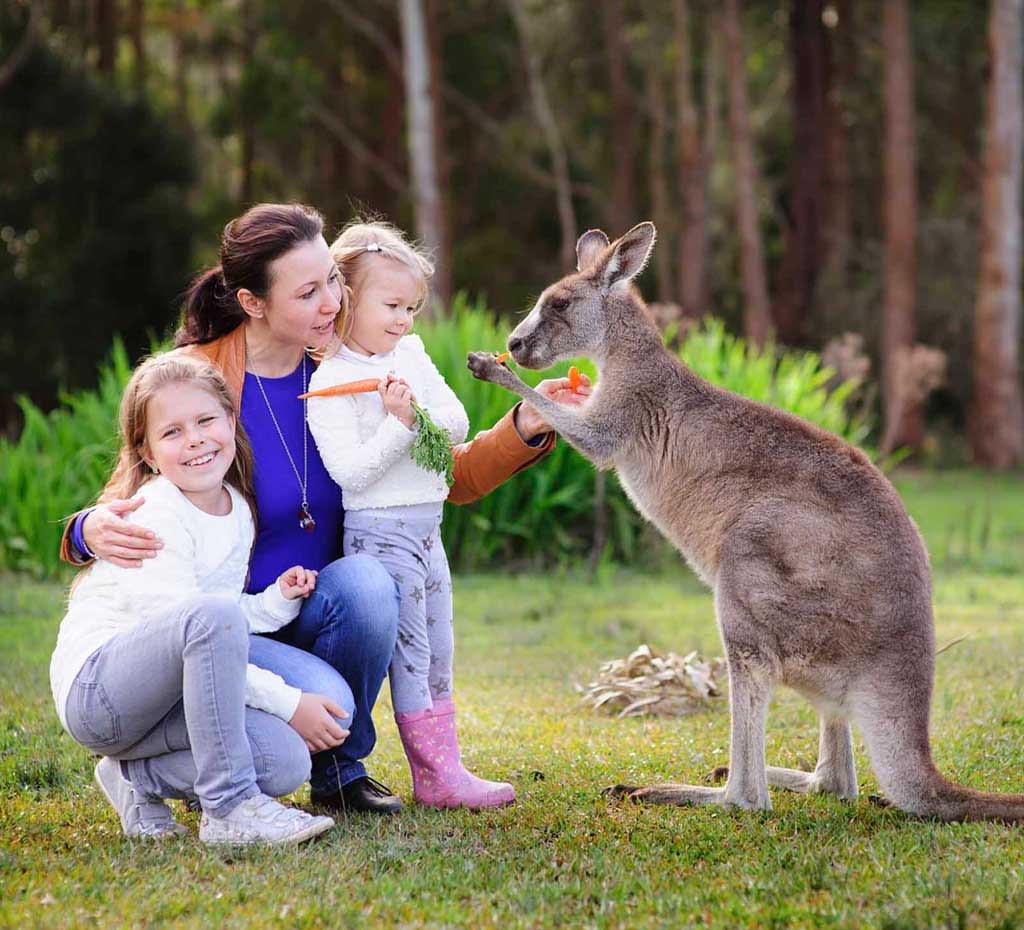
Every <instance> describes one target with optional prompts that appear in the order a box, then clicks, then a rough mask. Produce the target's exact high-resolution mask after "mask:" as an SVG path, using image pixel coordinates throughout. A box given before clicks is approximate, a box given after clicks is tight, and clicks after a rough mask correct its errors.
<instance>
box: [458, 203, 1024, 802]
mask: <svg viewBox="0 0 1024 930" xmlns="http://www.w3.org/2000/svg"><path fill="white" fill-rule="evenodd" d="M654 239H655V230H654V226H653V225H652V224H651V223H641V224H639V225H638V226H635V227H634V228H633V229H631V230H630V231H629V232H628V233H626V235H625V236H623V237H622V238H621V239H619V240H618V241H616V242H615V243H611V244H609V243H608V240H607V237H605V236H604V233H601V232H600V231H598V230H592V231H590V232H588V233H585V234H584V235H583V236H582V237H580V241H579V243H578V244H577V256H578V259H579V267H578V270H577V272H576V273H574V274H570V275H568V276H566V277H565V278H563V279H562V280H560V281H558V282H556V283H555V284H553V285H551V286H550V287H549V288H547V289H546V290H545V291H544V293H543V294H542V295H541V297H540V299H539V300H538V301H537V304H536V306H535V307H534V308H533V310H532V311H531V312H530V314H529V315H528V316H527V317H526V319H524V320H523V321H522V322H521V323H520V324H519V326H517V327H516V329H515V330H514V331H513V333H512V334H511V336H510V337H509V343H508V347H509V350H510V351H511V353H512V356H513V358H514V359H515V361H516V362H517V363H518V364H520V365H523V366H525V367H528V368H547V367H548V366H550V365H552V364H554V363H555V362H557V361H559V360H561V359H566V358H572V357H575V356H579V355H586V356H588V357H590V358H592V359H593V360H594V361H595V362H596V364H597V366H598V368H599V370H600V377H599V378H598V381H597V385H596V388H595V390H594V393H593V396H592V397H591V398H590V399H589V401H588V402H587V403H586V404H584V405H583V406H582V407H580V408H571V407H565V406H562V405H560V404H557V403H554V402H552V401H551V400H549V399H548V398H546V397H543V396H542V395H540V394H538V393H537V392H535V391H533V390H532V389H531V388H529V387H528V386H527V385H525V384H524V383H523V382H522V380H521V379H520V378H519V377H518V376H517V375H515V374H514V373H513V372H512V371H510V370H509V369H508V368H506V367H505V366H503V365H499V364H498V363H497V362H496V361H495V359H494V357H493V356H491V355H489V354H486V353H472V354H471V355H470V356H469V367H470V369H471V370H472V372H473V374H474V375H475V376H476V377H477V378H480V379H482V380H486V381H492V382H494V383H496V384H500V385H502V386H503V387H505V388H507V389H508V390H510V391H512V392H514V393H516V394H518V395H519V396H521V397H523V398H524V399H526V400H528V401H529V402H530V403H531V404H533V405H534V406H535V407H536V408H537V409H538V410H539V411H540V412H541V414H542V415H543V416H544V417H545V419H547V420H548V422H549V423H550V424H551V425H552V426H553V427H554V428H555V429H556V430H558V432H559V433H561V434H562V435H563V436H564V437H565V439H566V440H568V442H569V443H570V444H571V445H573V446H574V447H575V448H576V449H577V450H578V451H579V452H580V453H581V454H583V455H584V456H586V457H587V458H588V459H590V460H591V461H592V462H594V464H596V465H597V466H598V467H599V468H614V469H615V470H616V472H617V473H618V476H619V480H620V482H621V484H622V486H623V487H624V488H625V489H626V492H627V493H628V494H629V496H630V498H631V500H632V501H633V503H634V504H635V505H636V507H637V509H638V510H639V511H640V512H641V513H642V514H643V515H644V516H645V517H646V518H647V519H649V520H650V521H651V522H652V523H654V524H655V525H656V526H657V527H658V529H659V530H660V531H661V532H662V533H663V534H664V535H665V536H666V537H667V538H668V539H669V540H670V541H671V542H672V543H673V544H674V545H675V546H676V547H677V548H678V549H679V551H680V552H681V553H682V554H683V556H684V557H685V558H686V560H687V561H688V562H689V564H690V565H691V566H692V567H693V569H694V570H695V571H696V572H697V574H698V575H699V576H700V577H701V578H702V579H704V581H706V582H707V584H708V585H710V586H711V588H712V589H713V590H714V599H715V610H716V614H717V618H718V625H719V630H720V633H721V636H722V641H723V643H724V647H725V653H726V657H727V660H728V664H729V680H730V708H731V713H732V736H731V758H730V762H731V764H730V768H729V770H728V780H727V781H726V784H725V786H724V787H722V788H715V787H702V786H694V785H656V786H651V787H641V788H636V787H633V786H625V785H619V786H616V787H615V788H612V789H609V791H610V793H612V794H613V795H628V796H629V797H630V798H632V799H633V800H638V801H646V802H651V803H667V804H688V803H689V804H707V803H714V804H725V805H732V806H737V807H741V808H761V809H767V808H770V807H771V799H770V797H769V794H768V786H769V785H770V784H771V785H778V786H780V787H785V788H789V789H791V790H796V791H802V792H813V791H823V792H829V793H832V794H836V795H838V796H839V797H842V798H850V799H852V798H854V797H856V794H857V780H856V772H855V770H854V762H853V750H852V742H851V735H850V722H853V723H855V724H857V726H858V727H859V729H860V730H861V732H862V734H863V736H864V739H865V742H866V744H867V750H868V754H869V756H870V759H871V763H872V767H873V768H874V770H875V772H876V774H877V776H878V780H879V782H880V784H881V786H882V789H883V790H884V791H885V793H886V795H887V797H888V798H889V800H890V801H891V802H892V803H893V804H895V805H896V806H898V807H900V808H902V809H903V810H906V811H909V812H911V813H914V814H918V815H921V816H927V817H936V818H940V819H943V820H974V819H995V820H1004V821H1020V820H1021V819H1024V795H997V794H987V793H983V792H978V791H974V790H972V789H968V788H963V787H961V786H959V785H955V784H952V783H951V782H949V781H947V780H946V779H945V778H943V777H942V776H941V775H940V774H939V772H938V771H937V770H936V769H935V766H934V765H933V763H932V757H931V749H930V745H929V739H928V718H929V708H930V704H931V690H932V678H933V674H934V667H935V637H934V629H933V622H932V605H931V573H930V569H929V564H928V555H927V552H926V551H925V547H924V543H923V541H922V540H921V536H920V534H919V533H918V531H917V528H916V527H915V526H914V523H913V521H912V520H911V519H910V517H909V516H908V514H907V512H906V509H905V508H904V506H903V504H902V502H901V500H900V498H899V496H898V495H897V494H896V491H895V490H894V489H893V487H892V485H891V484H890V483H889V482H888V481H887V480H886V478H885V477H884V476H883V475H882V474H881V473H880V472H879V471H878V469H877V468H875V466H874V465H873V464H872V463H871V461H870V460H869V459H868V458H867V456H865V455H864V453H862V452H861V451H860V450H859V449H856V448H854V447H853V446H851V445H849V444H848V443H846V442H844V441H843V440H841V439H839V438H838V437H836V436H834V435H832V434H830V433H827V432H825V431H824V430H822V429H819V428H818V427H816V426H813V425H811V424H809V423H806V422H804V421H803V420H800V419H799V418H797V417H795V416H792V415H790V414H788V413H785V412H782V411H779V410H775V409H773V408H770V407H767V406H765V405H762V404H758V403H755V402H753V401H751V400H748V399H747V398H744V397H741V396H738V395H736V394H732V393H730V392H728V391H725V390H722V389H720V388H717V387H715V386H713V385H711V384H709V383H708V382H707V381H705V380H703V379H702V378H700V377H698V376H697V375H696V374H694V373H693V372H692V371H690V370H689V369H688V368H686V367H685V366H684V365H682V364H681V363H680V362H679V360H678V359H677V358H676V357H675V356H673V355H671V354H670V353H669V352H667V351H666V350H665V349H664V347H663V346H662V342H661V337H660V335H659V333H658V332H657V330H656V329H655V327H654V326H653V324H652V323H650V322H649V321H648V319H647V317H646V315H645V314H644V312H643V305H642V301H641V300H640V297H639V295H638V293H637V292H636V290H635V288H633V286H632V285H631V283H630V282H631V280H632V279H633V278H634V277H635V276H636V275H637V274H639V272H640V271H641V270H642V269H643V266H644V264H646V262H647V259H648V257H649V256H650V253H651V249H652V248H653V246H654ZM777 684H786V685H789V686H790V687H792V688H794V689H796V690H797V691H798V692H799V693H801V694H803V695H804V696H805V697H807V698H808V700H810V701H811V702H812V704H813V705H814V706H815V707H816V708H817V710H818V712H819V715H820V719H821V738H820V748H819V760H818V764H817V767H816V768H815V771H814V772H813V773H808V772H797V771H793V770H790V769H778V768H769V767H768V766H766V764H765V754H764V728H765V718H766V714H767V709H768V701H769V697H770V694H771V691H772V689H773V687H774V686H776V685H777Z"/></svg>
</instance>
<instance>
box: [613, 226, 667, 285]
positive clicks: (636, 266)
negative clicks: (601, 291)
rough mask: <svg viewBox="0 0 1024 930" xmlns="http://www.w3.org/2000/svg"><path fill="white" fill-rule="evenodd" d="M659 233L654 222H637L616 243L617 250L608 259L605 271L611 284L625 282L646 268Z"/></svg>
mask: <svg viewBox="0 0 1024 930" xmlns="http://www.w3.org/2000/svg"><path fill="white" fill-rule="evenodd" d="M657 235H658V234H657V230H655V228H654V223H651V222H645V223H637V225H636V226H634V227H633V228H632V229H631V230H630V231H629V232H628V233H626V235H624V236H623V237H622V238H621V239H619V241H618V242H616V243H615V250H614V251H613V252H612V254H611V258H609V259H608V267H607V268H606V269H605V273H604V274H605V280H606V281H607V282H608V284H609V285H613V284H625V283H627V282H628V281H632V280H633V278H635V277H636V276H637V275H638V274H640V272H641V271H643V270H644V266H645V265H646V264H647V260H648V259H649V258H650V257H651V252H652V251H653V249H654V240H655V239H656V238H657Z"/></svg>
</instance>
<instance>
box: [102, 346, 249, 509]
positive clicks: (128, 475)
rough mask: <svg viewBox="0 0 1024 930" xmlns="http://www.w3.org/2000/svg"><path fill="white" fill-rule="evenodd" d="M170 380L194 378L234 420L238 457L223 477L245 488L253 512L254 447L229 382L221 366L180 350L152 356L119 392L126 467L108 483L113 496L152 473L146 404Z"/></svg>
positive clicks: (121, 494) (190, 380)
mask: <svg viewBox="0 0 1024 930" xmlns="http://www.w3.org/2000/svg"><path fill="white" fill-rule="evenodd" d="M169 384H194V385H195V386H196V387H198V388H201V389H202V390H204V391H206V392H207V393H208V394H210V395H211V396H212V397H214V398H215V399H216V401H217V402H218V403H219V404H220V406H221V408H222V409H223V410H224V412H225V413H226V414H228V415H229V416H230V417H231V418H232V419H233V420H234V421H235V458H234V461H232V463H231V465H230V467H229V468H228V470H227V473H226V474H225V475H224V478H225V480H226V481H228V482H229V483H230V484H232V485H233V486H234V487H235V489H236V490H238V491H240V492H241V494H242V496H243V497H244V498H245V499H246V501H247V502H248V504H249V507H250V509H251V510H252V511H253V516H254V517H255V512H256V507H255V492H254V490H253V477H252V476H253V458H252V447H251V446H250V445H249V438H248V436H246V435H245V430H244V429H243V428H242V422H241V420H239V418H238V414H237V413H236V412H235V405H234V401H233V399H232V396H231V391H230V389H229V388H228V385H227V382H226V381H225V380H224V376H223V375H222V374H221V373H220V371H218V370H217V369H216V368H215V367H214V366H213V365H212V364H210V363H209V362H206V361H200V360H199V359H195V358H191V357H190V356H187V355H183V354H181V353H180V352H168V353H165V354H164V355H154V356H151V357H150V358H147V359H146V360H145V361H144V362H142V363H141V364H140V365H139V366H138V368H136V369H135V371H134V372H133V373H132V376H131V378H130V379H129V381H128V384H127V385H126V387H125V389H124V393H123V394H122V395H121V408H120V411H119V414H118V432H119V434H120V437H121V456H122V459H123V465H124V467H123V468H121V469H119V471H120V472H121V476H120V480H119V481H118V482H116V483H115V484H114V485H112V486H111V487H110V488H109V489H108V493H109V494H110V496H113V497H115V498H129V497H131V496H132V495H134V494H135V493H136V492H137V491H138V490H139V488H141V487H142V486H143V485H144V484H145V483H146V482H147V481H149V480H150V479H151V478H152V477H153V473H152V471H151V469H150V467H149V465H148V464H147V463H146V460H145V458H144V453H145V452H146V451H147V449H146V417H147V408H148V406H149V401H150V400H151V399H152V398H153V395H155V394H156V392H157V391H159V390H160V389H161V388H164V387H166V386H167V385H169Z"/></svg>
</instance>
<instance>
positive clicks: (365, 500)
mask: <svg viewBox="0 0 1024 930" xmlns="http://www.w3.org/2000/svg"><path fill="white" fill-rule="evenodd" d="M389 372H393V373H394V374H396V375H398V376H399V377H400V378H404V379H405V380H406V381H407V382H408V383H409V387H410V388H411V389H412V393H413V396H414V397H415V398H416V402H417V403H418V404H419V405H420V406H421V407H422V408H423V409H424V410H426V412H427V413H429V414H430V418H431V419H432V420H433V421H434V423H436V424H437V425H438V426H440V427H441V428H442V429H445V430H447V431H448V434H449V435H450V436H451V439H452V442H454V443H458V442H462V441H463V440H464V439H465V438H466V433H467V432H469V420H468V418H467V416H466V410H465V408H464V407H463V406H462V403H461V402H460V401H459V399H458V397H456V396H455V392H454V391H452V389H451V388H450V387H448V384H447V383H446V382H445V380H444V378H443V377H442V376H441V373H440V372H439V371H438V370H437V367H436V366H435V365H434V363H433V362H432V361H431V359H430V356H429V355H427V350H426V349H425V348H424V346H423V340H422V339H420V337H419V336H415V335H409V336H403V337H402V339H400V340H399V342H398V345H397V346H396V347H395V348H394V349H393V350H392V351H391V352H385V353H381V354H379V355H369V356H367V355H360V354H359V353H358V352H354V351H352V350H351V349H349V348H348V347H347V346H342V348H341V349H340V350H339V351H338V353H337V354H336V355H334V356H333V357H331V358H328V359H324V361H323V362H321V363H320V365H319V367H318V368H317V370H316V372H315V373H314V374H313V377H312V378H311V379H310V382H309V387H310V390H313V391H315V390H319V389H320V388H325V387H330V386H331V385H334V384H343V383H345V382H347V381H355V380H359V379H362V378H383V377H385V376H386V375H387V374H388V373H389ZM309 429H310V432H311V433H312V434H313V438H314V439H315V440H316V444H317V448H318V449H319V450H320V457H321V458H322V459H323V462H324V465H325V467H326V468H327V471H328V473H329V474H330V476H331V477H332V478H333V479H334V480H335V482H336V483H337V484H338V485H339V486H340V487H341V490H342V501H343V503H344V506H345V509H346V510H367V509H369V508H377V507H398V506H405V505H410V504H428V503H436V502H440V501H443V500H445V499H446V498H447V497H448V485H447V483H446V482H445V479H444V476H443V475H438V474H437V473H436V472H431V471H427V470H426V469H424V468H421V467H420V466H419V465H417V464H416V463H415V462H414V461H413V460H412V455H411V449H412V444H413V440H414V439H415V438H416V432H415V430H410V429H408V428H406V426H405V425H404V424H403V423H402V421H401V420H399V419H398V418H397V417H395V416H392V415H391V414H389V413H388V412H387V411H386V410H385V409H384V402H383V400H381V397H380V394H378V393H376V392H373V393H367V394H350V395H347V396H344V397H314V398H311V399H310V401H309Z"/></svg>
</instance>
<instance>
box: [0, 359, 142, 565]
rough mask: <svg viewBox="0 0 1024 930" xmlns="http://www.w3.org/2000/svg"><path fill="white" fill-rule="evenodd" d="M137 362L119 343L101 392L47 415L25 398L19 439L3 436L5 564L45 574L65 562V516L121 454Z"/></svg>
mask: <svg viewBox="0 0 1024 930" xmlns="http://www.w3.org/2000/svg"><path fill="white" fill-rule="evenodd" d="M130 374H131V362H130V361H129V359H128V354H127V352H126V351H125V348H124V346H123V344H122V343H121V342H120V340H118V341H116V342H115V343H114V347H113V350H112V351H111V353H110V357H109V359H108V361H107V362H106V363H105V364H104V365H103V366H102V368H101V369H100V378H99V385H98V386H97V387H96V388H95V389H94V390H87V391H75V392H71V393H64V394H62V395H61V406H60V407H58V408H57V409H56V410H52V411H51V412H49V413H43V412H42V411H41V410H40V409H39V408H38V407H36V406H35V404H33V403H32V402H31V401H30V400H28V399H27V398H24V397H22V398H20V399H19V402H18V403H19V406H20V407H21V411H22V414H23V416H24V419H25V426H24V428H23V429H22V432H21V435H20V437H19V438H18V439H17V440H16V441H15V440H10V439H6V438H3V437H0V496H2V497H3V499H4V507H3V509H2V510H0V566H3V567H6V568H13V569H20V570H27V571H32V572H34V573H37V574H38V573H44V572H48V571H52V570H53V569H55V568H56V567H57V565H58V561H57V559H58V550H59V548H60V537H61V534H62V532H63V518H64V517H66V516H67V515H68V514H71V513H74V512H75V511H77V510H80V509H81V508H82V507H84V506H86V505H87V504H88V503H89V502H90V501H91V500H93V499H94V498H95V497H96V495H97V493H98V491H99V489H100V488H102V487H103V485H104V484H105V483H106V480H107V477H108V476H109V474H110V470H111V468H112V467H113V463H114V459H115V456H116V453H117V436H116V433H117V408H118V404H119V403H120V399H121V391H122V390H123V389H124V386H125V384H126V382H127V381H128V377H129V375H130Z"/></svg>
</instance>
